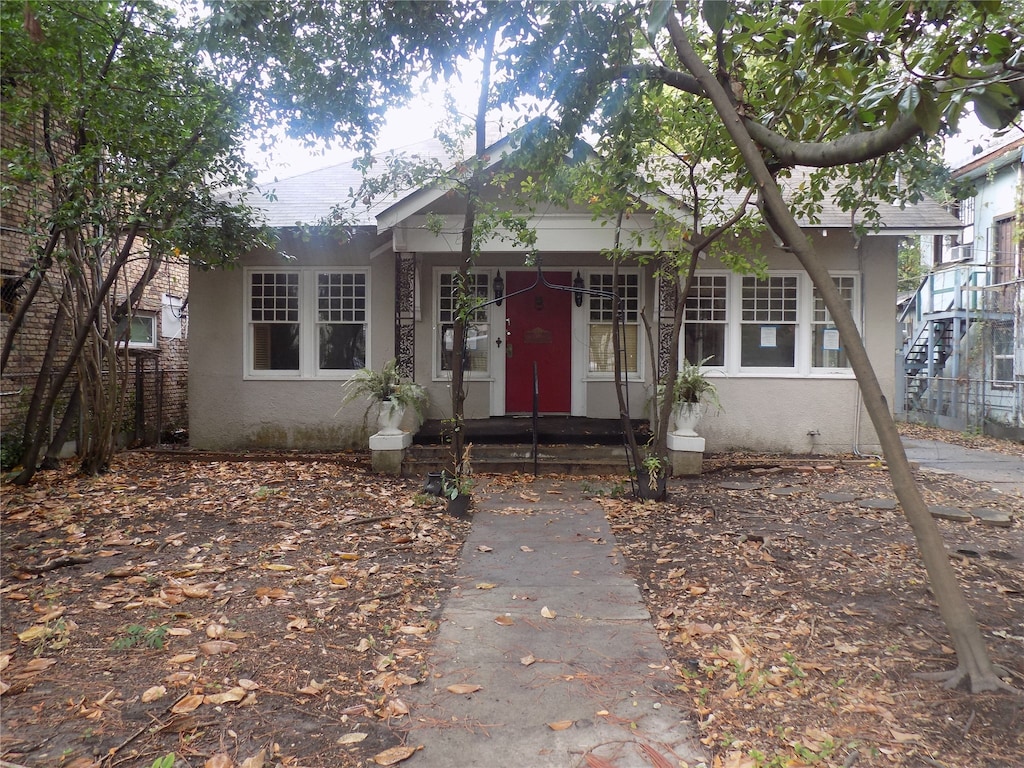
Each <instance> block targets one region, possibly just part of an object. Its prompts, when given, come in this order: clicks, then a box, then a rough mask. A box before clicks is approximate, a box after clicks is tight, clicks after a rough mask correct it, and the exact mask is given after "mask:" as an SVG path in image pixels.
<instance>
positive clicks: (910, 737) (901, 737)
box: [889, 728, 921, 744]
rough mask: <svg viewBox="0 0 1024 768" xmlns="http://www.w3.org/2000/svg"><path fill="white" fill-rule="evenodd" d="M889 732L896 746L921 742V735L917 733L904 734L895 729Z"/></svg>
mask: <svg viewBox="0 0 1024 768" xmlns="http://www.w3.org/2000/svg"><path fill="white" fill-rule="evenodd" d="M889 732H890V733H891V734H892V737H893V739H895V740H896V742H897V743H898V744H906V743H908V742H911V741H920V740H921V735H920V734H917V733H904V732H903V731H897V730H896V729H895V728H890V729H889Z"/></svg>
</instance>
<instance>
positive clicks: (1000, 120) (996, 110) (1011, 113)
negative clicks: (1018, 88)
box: [974, 90, 1020, 129]
mask: <svg viewBox="0 0 1024 768" xmlns="http://www.w3.org/2000/svg"><path fill="white" fill-rule="evenodd" d="M974 113H975V114H976V115H977V116H978V119H979V120H980V121H981V124H982V125H984V126H985V127H986V128H996V129H998V128H1005V127H1006V126H1007V125H1009V124H1010V123H1011V122H1012V121H1013V120H1014V119H1016V118H1017V116H1018V115H1019V114H1020V113H1019V111H1018V110H1017V108H1016V107H1014V106H1011V105H1010V104H1009V103H1008V102H1007V101H1006V99H1005V98H1003V97H1002V95H1001V94H999V93H995V92H994V91H993V90H988V91H985V92H984V93H979V94H978V95H977V96H975V97H974Z"/></svg>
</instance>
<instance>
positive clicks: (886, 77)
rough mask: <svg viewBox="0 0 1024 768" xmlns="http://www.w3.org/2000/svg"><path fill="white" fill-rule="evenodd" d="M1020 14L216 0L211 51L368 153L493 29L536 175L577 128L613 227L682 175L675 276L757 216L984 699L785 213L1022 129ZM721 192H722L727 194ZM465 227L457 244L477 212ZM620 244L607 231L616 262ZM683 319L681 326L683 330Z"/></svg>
mask: <svg viewBox="0 0 1024 768" xmlns="http://www.w3.org/2000/svg"><path fill="white" fill-rule="evenodd" d="M1022 10H1024V9H1022V8H1021V4H1020V3H1019V2H1008V3H998V2H983V3H978V2H913V3H910V2H907V3H893V2H889V1H888V0H876V1H875V2H858V3H850V2H837V1H836V0H819V1H817V2H814V1H811V2H803V3H791V4H787V3H744V2H721V1H719V0H705V2H703V3H694V2H676V3H673V2H668V1H667V0H655V1H654V2H628V1H627V2H617V3H598V2H593V3H590V2H579V3H558V2H554V3H535V2H529V3H526V2H524V3H518V2H507V3H484V2H452V3H409V4H391V3H372V2H371V3H367V2H362V0H359V2H355V1H354V0H353V1H348V2H347V1H345V0H335V2H332V3H327V4H324V3H304V2H301V0H300V1H299V2H287V3H285V2H266V3H261V4H240V3H233V2H227V0H221V1H220V2H215V3H212V4H211V5H210V15H209V16H208V17H207V18H206V22H207V23H208V25H209V29H210V31H211V36H210V44H211V50H212V51H213V54H212V55H213V59H214V60H215V61H216V62H219V63H220V64H222V65H230V69H231V71H234V72H243V71H244V72H251V71H253V70H258V71H259V72H261V73H262V75H261V77H258V78H253V79H252V80H251V82H252V83H253V89H252V90H251V91H249V92H248V96H249V98H250V99H251V103H252V104H253V105H255V112H254V119H257V120H258V119H267V118H273V119H274V120H283V121H285V122H286V123H287V124H288V125H289V126H290V128H291V131H292V133H293V134H294V135H299V136H305V137H308V138H310V139H316V138H320V139H330V140H341V141H347V142H350V143H352V144H354V145H357V146H363V147H368V146H372V143H373V142H372V140H373V136H374V134H375V132H376V130H377V129H378V128H379V126H380V124H381V121H382V119H383V116H384V114H385V112H386V110H387V109H388V108H389V107H390V106H393V105H396V104H400V103H402V102H403V101H405V100H406V99H408V98H409V96H410V95H411V93H412V85H411V84H412V83H413V82H415V80H416V76H418V75H420V74H423V73H425V72H426V73H432V74H433V75H435V76H437V77H448V76H451V75H452V74H453V73H454V72H456V70H457V67H458V61H459V60H460V57H468V56H473V55H474V54H476V53H477V52H478V51H481V50H483V47H484V45H485V41H487V40H489V39H491V37H492V36H494V35H496V38H494V39H495V43H494V48H493V57H492V60H491V65H490V67H489V68H488V73H489V76H490V78H491V88H490V91H489V96H488V97H487V99H486V101H484V102H481V104H482V108H483V109H488V108H489V109H493V108H497V107H498V106H503V105H514V104H519V105H521V106H522V108H523V110H524V113H525V114H527V115H528V116H530V115H532V114H534V113H537V112H543V113H545V114H547V115H550V116H551V117H552V119H553V121H554V122H555V124H556V125H557V126H558V130H557V131H554V132H552V134H551V137H550V138H551V141H550V142H548V143H547V145H546V148H545V150H546V151H541V152H538V153H537V154H536V155H535V156H534V157H533V168H534V170H535V173H536V174H537V175H538V176H543V177H544V178H550V179H555V178H556V177H557V175H556V170H557V169H559V167H560V166H561V165H563V163H562V162H561V159H562V158H564V156H565V152H567V151H568V150H569V148H570V147H571V146H572V143H573V142H574V141H575V140H576V139H577V137H579V136H582V135H586V136H588V137H589V138H591V139H592V140H593V142H594V144H595V145H596V146H597V147H598V148H599V149H600V150H601V151H602V155H601V157H600V159H599V160H597V161H595V162H597V163H601V164H603V165H600V166H595V167H600V168H601V173H599V174H596V175H594V174H592V175H590V176H589V177H588V178H585V179H577V180H576V183H575V184H573V185H570V187H571V188H570V189H569V190H568V192H567V194H569V195H571V196H573V197H574V199H577V200H580V199H583V200H585V201H592V202H593V203H594V205H595V212H596V214H597V215H601V216H605V217H607V218H608V219H609V221H616V220H617V219H618V217H621V216H624V215H629V211H630V210H631V208H632V207H633V206H635V205H636V204H637V201H638V200H639V199H641V196H642V194H643V192H644V191H645V190H647V189H650V185H651V184H652V183H654V182H655V179H656V177H657V176H658V174H654V173H652V174H649V175H645V174H644V173H643V171H644V169H646V168H650V169H653V168H654V167H655V166H656V165H658V166H660V167H661V170H660V171H659V173H660V175H661V178H660V180H659V183H664V174H665V172H666V171H665V170H664V168H665V163H664V161H665V159H666V158H673V159H674V160H675V161H676V162H674V163H673V164H672V166H671V167H672V168H673V169H674V171H672V172H673V173H676V174H678V175H677V176H676V177H675V182H676V186H677V187H678V188H680V189H682V190H684V197H685V198H687V201H688V203H689V205H690V210H691V211H692V215H691V217H690V219H689V220H687V218H686V217H685V216H683V217H680V216H678V215H676V216H669V217H666V221H668V222H671V223H670V224H669V225H667V226H666V227H665V228H664V229H663V231H662V233H661V234H660V235H658V237H659V238H661V240H660V242H659V249H658V250H660V252H661V253H663V254H665V256H663V257H662V262H661V263H660V264H659V268H660V269H661V270H662V273H663V274H665V275H669V276H672V277H674V278H675V279H676V281H677V283H678V285H679V286H680V288H685V285H686V282H687V279H686V278H687V275H689V274H691V273H692V269H693V266H694V261H693V258H694V255H695V254H699V253H700V251H701V250H703V249H706V248H709V247H721V246H720V244H718V245H716V244H715V243H714V240H715V237H716V236H717V235H718V234H720V233H721V232H723V231H725V230H726V229H728V228H730V227H733V226H735V225H737V224H738V223H742V225H743V226H744V227H745V228H746V229H747V230H748V231H749V229H750V228H751V227H752V226H755V224H754V222H757V224H756V226H760V227H763V228H765V229H767V230H769V231H770V232H771V233H772V234H773V235H774V236H775V237H776V238H777V239H778V240H779V241H780V242H781V243H782V244H784V245H785V246H787V247H788V248H790V249H791V250H792V251H793V253H795V254H796V255H797V257H798V258H799V259H800V261H801V263H802V264H803V266H804V267H805V269H806V270H807V272H808V274H809V276H810V277H811V279H812V281H813V282H814V285H815V287H816V288H817V290H818V291H819V292H820V294H821V295H822V297H823V298H824V302H825V305H826V307H827V308H828V310H829V313H830V314H831V316H832V318H833V319H834V321H835V323H836V326H837V327H838V329H839V334H840V337H841V339H842V344H843V346H844V348H845V349H846V350H847V354H848V357H849V360H850V363H851V366H852V368H853V370H854V373H855V374H856V377H857V380H858V382H859V384H860V387H861V389H862V393H863V398H864V403H865V407H866V409H867V411H868V413H869V414H870V417H871V419H872V422H873V424H874V426H875V430H876V432H877V433H878V435H879V439H880V442H881V444H882V447H883V450H884V452H885V456H886V459H887V462H888V465H889V468H890V472H891V476H892V480H893V485H894V488H895V490H896V493H897V495H898V497H899V499H900V501H901V504H902V507H903V509H904V510H905V513H906V515H907V518H908V520H909V522H910V524H911V527H912V529H913V531H914V534H915V536H916V537H917V541H918V544H919V547H920V551H921V555H922V559H923V560H924V564H925V566H926V568H927V571H928V575H929V578H930V580H931V585H932V588H933V590H934V593H935V596H936V599H937V601H938V603H939V608H940V611H941V613H942V616H943V618H944V620H945V623H946V626H947V627H948V629H949V632H950V635H951V638H952V641H953V644H954V646H955V648H956V651H957V661H958V664H957V668H956V669H955V670H953V671H952V672H943V673H941V675H942V677H944V678H945V679H946V680H947V683H948V684H949V685H951V686H957V685H961V684H963V685H966V686H968V687H969V688H970V689H971V690H974V691H978V690H988V689H993V688H998V687H1004V686H1005V684H1004V683H1003V682H1002V680H1001V679H1000V676H999V670H997V669H996V668H994V666H993V665H992V663H991V661H990V660H989V657H988V655H987V652H986V649H985V644H984V642H983V638H982V635H981V632H980V630H979V628H978V625H977V623H976V621H975V619H974V618H973V616H972V614H971V612H970V609H969V607H968V606H967V603H966V600H965V598H964V595H963V593H962V591H961V589H960V587H959V585H958V584H957V582H956V580H955V578H954V575H953V572H952V569H951V568H950V565H949V562H948V558H947V556H946V553H945V548H944V546H943V544H942V541H941V539H940V538H939V534H938V531H937V528H936V526H935V523H934V522H933V520H932V518H931V516H930V515H929V514H928V510H927V507H926V506H925V504H924V501H923V499H922V497H921V494H920V492H919V490H918V488H917V486H916V484H915V481H914V478H913V475H912V473H911V471H910V467H909V465H908V463H907V460H906V456H905V454H904V452H903V448H902V444H901V443H900V439H899V435H898V433H897V431H896V428H895V424H894V423H893V419H892V414H891V411H890V408H889V406H888V404H887V403H886V402H885V397H884V394H883V392H882V390H881V388H880V386H879V384H878V381H877V378H876V376H875V374H874V372H873V371H872V369H871V365H870V361H869V360H868V357H867V355H866V353H865V351H864V345H863V344H862V342H861V339H860V337H859V334H858V330H857V327H856V324H855V323H854V320H853V318H852V316H851V315H850V312H849V309H848V308H847V306H846V304H845V302H843V301H842V300H841V299H840V297H839V294H838V292H837V291H836V289H835V286H834V284H833V282H832V280H831V278H830V276H829V275H828V272H827V269H826V268H825V266H824V265H823V264H822V263H821V262H820V261H819V260H818V258H817V257H816V255H815V253H814V251H813V248H812V246H811V245H810V243H809V242H808V241H807V239H806V238H805V237H804V235H803V233H802V231H801V229H800V227H799V226H798V225H797V224H796V219H795V216H796V215H800V216H801V217H803V218H806V219H808V220H810V221H813V220H814V217H815V215H816V213H817V212H818V211H819V210H820V206H821V202H822V199H823V196H824V194H825V193H826V190H828V191H829V192H830V194H834V195H835V199H836V202H837V203H838V204H839V205H841V206H842V207H844V208H845V209H846V210H848V211H849V212H850V214H851V224H853V223H854V222H856V226H857V227H859V228H862V229H866V228H870V227H871V226H872V224H873V221H874V220H875V219H876V218H877V211H876V209H875V207H874V206H876V205H877V204H878V202H877V201H885V202H886V204H891V202H892V201H894V200H895V201H913V200H915V199H916V198H917V196H918V195H919V194H920V191H921V189H922V184H923V179H925V178H926V176H927V173H926V171H927V170H928V169H930V168H931V167H932V165H933V161H934V156H935V152H934V150H935V146H936V144H937V142H938V141H939V140H940V139H941V138H943V137H945V136H949V135H951V134H953V133H955V131H956V129H957V125H958V122H959V120H960V117H961V115H962V114H963V113H964V112H965V110H967V109H969V108H971V107H973V109H974V111H975V112H976V113H977V114H978V115H979V117H980V118H981V119H982V120H983V121H984V122H985V123H987V124H988V125H991V126H996V127H1001V126H1006V125H1008V124H1010V123H1011V122H1013V121H1014V120H1017V119H1018V118H1019V115H1020V112H1021V104H1022V103H1024V68H1022V65H1024V61H1022V58H1021V57H1022V53H1021V52H1022V50H1024V39H1022V33H1021V28H1020V25H1019V19H1020V18H1021V16H1022ZM798 166H800V167H805V168H809V169H812V173H811V177H810V183H809V184H806V185H804V186H803V187H802V188H801V189H800V190H798V191H797V193H796V194H795V195H793V196H789V197H787V198H783V196H782V195H781V193H780V184H779V182H780V180H782V179H784V178H785V177H786V176H788V175H789V174H790V172H791V170H792V169H794V168H796V167H798ZM709 181H710V182H713V183H708V182H709ZM554 189H556V190H557V189H559V187H558V186H555V187H554ZM714 189H719V190H723V189H724V190H729V191H730V193H731V194H730V197H729V199H725V198H723V197H720V196H716V195H715V194H714V193H713V190H714ZM546 194H552V188H551V187H549V188H548V189H547V190H546ZM468 197H469V199H472V195H469V196H468ZM730 200H731V201H732V202H730ZM872 201H875V202H872ZM465 226H466V230H467V232H466V235H465V237H466V238H467V240H466V241H467V242H471V240H472V230H473V228H474V221H473V216H472V215H468V216H467V217H466V224H465ZM696 233H704V234H696ZM628 250H629V244H628V243H623V242H619V243H617V247H616V249H614V251H613V252H610V253H609V256H610V257H612V258H617V257H619V256H621V254H622V253H623V252H626V251H628ZM734 265H735V266H737V267H739V268H744V269H750V268H754V269H756V268H757V265H756V264H754V265H749V264H742V263H738V262H737V263H735V264H734ZM680 295H681V294H680ZM679 303H680V302H677V305H678V304H679ZM679 325H680V318H679V317H678V316H677V317H676V318H675V328H676V331H677V332H678V327H679ZM665 375H666V380H668V379H670V378H671V377H672V376H673V375H674V370H671V371H668V372H665ZM663 410H664V407H663ZM664 415H667V414H664V413H663V416H664Z"/></svg>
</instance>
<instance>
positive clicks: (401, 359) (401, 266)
mask: <svg viewBox="0 0 1024 768" xmlns="http://www.w3.org/2000/svg"><path fill="white" fill-rule="evenodd" d="M395 364H396V367H397V369H398V373H399V374H400V375H402V376H403V377H406V378H409V379H413V378H415V375H416V254H415V253H396V254H395Z"/></svg>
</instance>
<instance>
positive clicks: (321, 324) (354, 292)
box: [316, 272, 367, 370]
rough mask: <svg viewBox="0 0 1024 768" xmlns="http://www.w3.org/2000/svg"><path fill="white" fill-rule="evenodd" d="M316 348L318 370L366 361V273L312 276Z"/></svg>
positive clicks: (360, 364)
mask: <svg viewBox="0 0 1024 768" xmlns="http://www.w3.org/2000/svg"><path fill="white" fill-rule="evenodd" d="M316 294H317V311H316V323H317V349H318V357H319V367H320V369H321V370H352V369H354V368H362V367H364V365H365V361H366V306H367V302H366V299H367V297H366V275H365V274H364V273H362V272H320V273H318V274H317V276H316Z"/></svg>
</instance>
